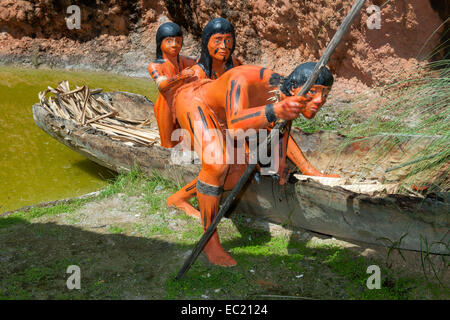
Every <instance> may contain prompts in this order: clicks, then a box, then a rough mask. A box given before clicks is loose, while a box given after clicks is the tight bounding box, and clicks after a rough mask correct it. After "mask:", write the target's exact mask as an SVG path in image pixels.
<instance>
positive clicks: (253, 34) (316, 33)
mask: <svg viewBox="0 0 450 320" xmlns="http://www.w3.org/2000/svg"><path fill="white" fill-rule="evenodd" d="M72 2H73V1H71V0H60V1H55V0H53V1H52V0H41V1H39V0H35V1H24V0H21V1H13V0H0V59H1V62H3V63H9V62H11V63H20V64H28V65H32V64H39V63H40V64H41V65H44V66H50V67H52V66H56V67H73V68H78V67H81V68H83V67H84V68H93V69H100V70H101V69H103V70H109V71H116V72H122V73H127V74H135V75H143V76H145V75H146V73H147V71H146V70H147V69H146V67H147V64H148V62H150V61H151V60H152V59H153V58H154V56H155V41H154V38H155V33H156V29H157V28H158V26H159V25H160V24H161V23H162V22H165V21H167V20H173V21H175V22H177V23H179V24H180V25H181V26H182V27H183V28H185V31H186V32H185V43H184V48H183V53H184V54H187V55H191V56H194V57H196V56H198V53H199V47H200V46H199V36H200V35H201V30H202V28H203V27H204V26H205V25H206V23H207V22H208V21H209V20H210V19H212V18H214V17H218V16H222V17H225V18H227V19H228V20H230V21H231V22H232V23H233V24H234V26H235V28H236V34H237V46H236V55H237V56H239V57H240V58H241V59H242V60H243V61H244V62H245V63H247V64H256V65H261V66H265V67H268V68H271V69H274V70H277V71H278V72H280V73H283V74H287V73H289V71H290V70H292V68H293V67H295V65H297V64H298V63H300V62H304V61H311V60H317V59H318V58H319V57H320V55H321V53H322V52H323V50H324V48H325V47H326V45H327V44H328V42H329V41H330V39H331V37H332V36H333V34H334V33H335V31H336V29H337V28H338V26H339V25H340V23H341V22H342V20H343V18H344V17H345V15H346V14H347V12H348V10H349V8H350V6H351V4H352V3H353V0H307V1H306V0H301V1H295V2H294V1H290V0H276V1H274V0H247V1H243V0H228V1H225V0H222V1H219V0H189V1H181V0H170V1H169V0H166V1H162V0H158V1H155V0H140V1H124V0H109V1H108V0H97V1H89V3H90V4H88V5H80V8H81V15H82V18H81V29H79V30H77V29H73V30H69V29H68V28H67V26H66V22H65V17H68V16H69V14H67V13H66V9H67V7H68V6H70V5H71V4H72ZM86 2H87V1H86ZM384 2H386V1H385V0H373V1H368V2H367V4H366V5H365V7H364V9H363V10H362V13H361V14H360V15H359V17H357V19H356V21H355V22H354V24H353V26H352V27H351V31H350V32H349V34H348V35H347V36H346V37H345V38H344V41H343V42H342V44H341V45H340V46H339V47H338V49H337V50H336V52H335V54H334V55H333V57H332V58H331V60H330V63H329V66H330V68H331V69H332V71H333V72H334V74H336V75H337V82H336V89H335V91H342V90H344V89H345V90H347V92H350V93H358V92H361V91H363V90H365V89H366V88H367V86H375V85H379V84H384V83H387V82H389V81H390V80H391V79H392V78H393V76H392V75H393V74H396V73H399V72H402V71H403V70H407V69H409V68H411V67H413V66H415V65H417V63H418V62H421V61H424V58H425V57H426V55H427V54H428V53H429V52H430V51H431V50H432V49H433V48H434V47H436V46H437V45H438V44H439V42H440V41H441V39H440V36H441V34H442V32H443V30H444V26H443V25H442V22H443V18H445V17H446V16H448V5H446V4H445V3H446V1H445V0H442V1H441V0H431V3H430V1H428V0H397V1H390V2H388V3H387V4H385V5H384V6H382V5H383V3H384ZM372 4H375V5H378V6H382V7H381V29H379V30H378V29H373V30H371V29H369V28H368V27H367V25H366V22H367V19H368V16H369V14H368V13H367V12H366V8H367V7H368V6H370V5H372ZM432 5H433V6H432ZM440 54H441V55H442V53H440ZM340 89H342V90H340Z"/></svg>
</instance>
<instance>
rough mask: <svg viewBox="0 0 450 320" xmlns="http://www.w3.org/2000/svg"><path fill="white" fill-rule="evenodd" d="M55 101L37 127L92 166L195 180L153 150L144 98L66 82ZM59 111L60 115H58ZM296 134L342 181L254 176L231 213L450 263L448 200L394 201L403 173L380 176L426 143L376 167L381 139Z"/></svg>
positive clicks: (191, 170)
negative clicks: (375, 156)
mask: <svg viewBox="0 0 450 320" xmlns="http://www.w3.org/2000/svg"><path fill="white" fill-rule="evenodd" d="M49 91H51V90H50V89H49ZM52 92H56V93H54V94H56V95H57V96H56V97H54V98H47V97H46V93H42V94H40V98H41V103H38V104H35V105H34V106H33V116H34V121H35V123H36V124H37V125H38V126H39V127H40V128H41V129H42V130H44V131H45V132H47V133H48V134H49V135H51V136H52V137H53V138H55V139H56V140H58V141H60V142H61V143H63V144H65V145H66V146H68V147H69V148H71V149H73V150H75V151H77V152H78V153H80V154H82V155H84V156H86V157H87V158H89V159H91V160H92V161H95V162H97V163H99V164H101V165H103V166H105V167H108V168H110V169H112V170H115V171H126V170H130V169H131V168H133V167H136V166H138V167H139V168H140V169H141V170H143V171H144V172H146V173H151V172H152V171H153V170H155V169H156V170H160V171H161V173H162V174H163V175H165V176H166V177H169V178H171V179H174V180H177V181H179V182H180V183H184V182H185V183H187V182H189V181H190V179H192V178H194V177H195V176H196V175H197V173H198V172H199V169H200V166H199V164H198V163H196V161H194V160H195V159H194V158H190V160H188V161H185V162H182V163H180V162H179V158H176V157H173V156H172V155H171V151H170V150H169V149H166V148H163V147H161V146H160V145H159V137H158V130H157V125H156V120H155V118H154V115H153V103H152V102H151V101H149V100H148V99H147V98H145V97H143V96H140V95H136V94H131V93H126V92H111V93H102V92H101V91H100V90H97V91H94V90H91V91H90V90H87V89H86V88H84V89H83V88H77V89H75V90H72V91H70V88H68V84H67V83H63V85H62V87H61V85H60V88H59V89H58V90H57V89H53V91H52ZM93 92H94V93H93ZM73 95H76V96H73ZM85 101H86V103H85ZM61 103H62V104H64V105H65V107H64V108H63V110H61V108H58V105H60V104H61ZM83 114H84V116H83ZM293 135H294V138H295V139H296V141H297V142H298V144H299V146H300V148H301V149H302V150H303V152H304V153H305V155H306V156H307V158H308V159H309V160H310V161H311V162H312V164H313V165H315V166H316V167H317V168H319V169H322V170H326V171H327V172H330V173H331V172H332V173H338V174H340V175H341V177H342V178H341V179H326V178H312V177H308V176H302V175H299V174H294V175H292V177H291V178H290V180H289V182H288V183H287V184H285V185H284V186H280V185H279V183H278V180H277V179H275V178H273V177H271V176H256V177H255V178H254V179H253V180H252V181H251V182H250V183H248V184H247V186H246V187H245V189H244V190H243V192H242V194H241V195H240V197H239V200H238V202H237V205H236V207H235V210H237V211H240V212H245V213H247V214H253V215H258V216H262V217H264V218H266V219H267V220H269V221H271V222H275V223H282V224H285V225H290V226H292V227H300V228H304V229H307V230H312V231H315V232H319V233H323V234H328V235H332V236H335V237H340V238H343V239H352V240H358V241H363V242H368V243H373V244H380V245H386V246H390V245H392V244H395V247H398V248H401V249H409V250H417V251H420V250H421V248H422V249H424V250H425V248H426V247H427V249H426V250H428V251H429V252H432V253H441V254H448V242H449V223H448V217H449V203H448V200H449V196H448V195H449V193H448V192H447V191H442V190H441V192H435V193H433V194H432V195H429V196H423V195H422V194H420V192H414V191H413V190H411V191H412V192H411V193H410V194H400V193H399V192H398V190H399V186H400V184H399V181H400V180H401V178H402V177H404V176H405V174H406V172H407V171H406V170H407V169H408V168H407V167H404V168H400V169H398V170H393V171H390V172H386V170H387V169H389V168H392V167H395V166H397V165H399V164H401V163H404V162H406V161H407V159H409V158H408V155H409V156H410V155H411V154H416V153H417V152H419V151H420V150H421V148H423V146H424V145H425V144H426V143H425V142H424V140H423V139H432V137H428V138H417V137H412V138H411V139H408V140H405V142H404V143H402V144H400V145H399V146H398V147H397V148H393V150H391V151H390V152H389V154H388V156H385V157H384V158H383V159H380V160H379V161H377V162H376V163H373V162H369V161H368V159H369V158H371V157H372V158H373V155H372V156H371V155H370V153H371V152H375V151H374V150H375V149H376V146H377V145H378V144H379V143H380V140H377V138H372V139H366V140H364V141H360V142H356V143H349V144H347V145H345V141H346V138H345V137H343V136H341V135H339V134H337V133H334V132H329V131H326V132H318V133H315V134H304V133H302V132H301V131H300V130H293Z"/></svg>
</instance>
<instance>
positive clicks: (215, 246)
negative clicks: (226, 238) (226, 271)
mask: <svg viewBox="0 0 450 320" xmlns="http://www.w3.org/2000/svg"><path fill="white" fill-rule="evenodd" d="M203 252H204V253H205V254H206V256H207V257H208V260H209V262H211V263H212V264H215V265H218V266H221V267H233V266H235V265H237V262H236V260H234V259H233V258H232V257H231V256H230V255H229V254H228V253H227V252H226V251H225V250H224V249H223V248H222V246H221V245H220V242H219V237H218V235H217V231H216V232H214V233H213V235H212V236H211V239H209V241H208V242H207V243H206V245H205V247H204V248H203Z"/></svg>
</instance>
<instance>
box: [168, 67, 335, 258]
mask: <svg viewBox="0 0 450 320" xmlns="http://www.w3.org/2000/svg"><path fill="white" fill-rule="evenodd" d="M314 66H315V63H312V62H309V63H304V64H301V65H299V66H298V67H297V68H295V70H294V71H293V72H292V73H291V74H290V75H289V76H288V77H287V78H284V77H282V76H281V75H279V74H277V73H275V72H273V71H271V70H269V69H265V68H261V67H257V66H239V67H236V68H233V69H231V70H229V71H227V72H226V73H224V74H223V75H222V76H221V77H219V78H218V79H217V80H209V79H204V80H198V81H194V82H191V83H189V84H186V85H184V86H183V87H181V88H180V89H179V90H178V91H177V93H176V95H175V97H174V101H173V103H174V106H175V110H176V116H177V120H178V122H179V124H180V126H181V128H183V129H185V130H186V131H185V132H188V134H189V137H188V138H190V141H191V148H192V149H193V150H195V151H196V153H197V154H198V155H199V157H200V160H201V170H200V173H199V175H198V177H197V179H195V180H193V181H192V182H191V183H189V184H188V185H187V186H185V187H184V188H182V189H181V190H180V191H178V192H177V193H175V194H174V195H172V196H171V197H170V198H169V199H168V203H169V202H170V201H174V202H176V201H178V203H179V202H180V201H181V202H182V201H184V202H185V203H184V204H183V206H182V207H180V208H181V209H183V210H185V212H186V213H188V214H193V215H196V212H195V211H196V210H195V208H193V207H192V206H190V204H189V203H188V202H187V199H189V197H190V196H191V194H192V190H194V189H196V195H197V198H198V203H199V209H200V215H201V218H202V221H203V229H204V231H205V230H206V229H207V228H208V226H209V225H210V224H211V222H212V220H213V219H214V217H215V215H216V214H217V212H218V209H219V203H220V199H221V196H222V193H223V191H224V190H231V189H232V188H233V186H234V185H235V184H236V183H237V182H238V180H239V178H240V176H241V175H242V172H243V171H244V170H245V168H246V164H245V163H243V164H242V163H241V164H235V163H231V164H229V162H230V161H229V159H227V153H228V152H229V149H227V145H226V143H225V140H226V136H227V135H231V136H234V134H235V133H237V131H238V130H240V129H242V130H244V131H245V130H248V129H270V126H272V125H273V124H274V123H275V121H277V120H278V119H283V120H293V119H295V118H297V117H298V116H299V115H300V113H301V114H302V115H303V116H304V117H306V118H308V119H311V118H313V117H314V116H315V114H316V113H317V112H318V111H319V109H320V108H321V107H322V105H323V104H324V103H325V100H326V97H327V95H328V93H329V90H330V88H331V85H332V83H333V76H332V74H331V72H330V71H329V70H328V69H326V68H323V69H322V71H321V73H320V76H319V78H318V79H317V81H316V83H315V85H314V86H313V87H312V88H311V90H310V91H309V92H308V94H307V97H303V96H297V95H296V94H297V93H298V92H299V90H300V89H301V86H302V85H303V84H304V83H305V82H306V80H307V78H308V76H309V75H310V74H311V72H312V70H313V69H314ZM271 98H275V99H276V100H277V102H273V103H268V102H270V100H269V99H271ZM188 140H189V139H185V141H188ZM283 140H284V143H283V142H281V143H280V145H281V146H280V148H279V152H276V154H277V155H278V156H279V158H280V159H281V160H282V159H285V158H286V156H287V157H288V158H289V159H291V161H292V162H293V163H294V164H295V165H296V166H297V167H298V168H299V169H300V171H301V172H302V173H304V174H307V175H319V176H326V175H324V174H322V173H321V172H320V171H319V170H317V169H315V168H314V167H313V166H312V165H311V164H310V163H309V162H308V161H307V160H306V159H305V157H304V155H303V153H302V151H301V150H300V148H299V147H298V146H297V144H296V143H295V141H294V140H293V139H292V137H291V136H290V135H289V130H287V131H286V132H285V133H283V134H282V137H281V139H280V141H283ZM286 141H288V143H285V142H286ZM233 145H234V144H233ZM283 146H284V147H283ZM233 147H234V146H233ZM211 152H212V153H214V154H215V157H213V158H214V159H215V160H214V161H211V159H210V154H211ZM282 162H283V161H280V163H281V164H282ZM278 172H279V174H280V178H282V179H284V181H285V178H286V174H287V173H286V170H284V167H283V165H280V168H279V171H278ZM332 176H335V175H332ZM280 182H281V183H284V182H282V181H281V180H280ZM171 198H172V199H171ZM174 199H175V200H174ZM180 199H181V200H180ZM172 203H173V202H172ZM188 207H189V208H188ZM187 208H188V209H187ZM203 251H204V253H205V254H206V256H207V257H208V259H209V261H210V262H211V263H213V264H216V265H220V266H233V265H235V264H236V261H235V260H234V259H233V258H232V257H231V256H230V255H229V254H228V253H227V252H226V251H225V250H224V249H223V248H222V246H221V244H220V241H219V236H218V233H217V230H216V231H215V232H214V233H213V235H212V236H211V238H210V240H209V241H208V242H207V244H206V245H205V247H204V250H203Z"/></svg>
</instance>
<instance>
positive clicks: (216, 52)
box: [192, 18, 242, 79]
mask: <svg viewBox="0 0 450 320" xmlns="http://www.w3.org/2000/svg"><path fill="white" fill-rule="evenodd" d="M235 46H236V36H235V32H234V27H233V25H232V24H231V23H230V22H229V21H228V20H226V19H224V18H215V19H213V20H211V21H210V22H208V24H207V25H206V26H205V28H204V29H203V32H202V51H201V53H200V58H199V59H198V61H197V64H196V65H195V66H194V67H192V70H193V71H194V72H195V75H196V76H197V78H198V79H217V78H218V77H220V76H221V75H222V74H224V73H225V72H226V71H228V70H230V69H231V68H233V67H237V66H239V65H241V64H242V63H241V62H240V61H239V60H238V59H237V58H236V57H233V51H234V48H235Z"/></svg>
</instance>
